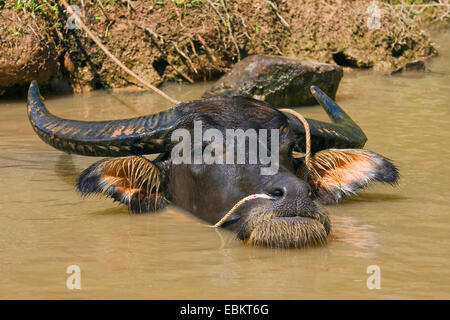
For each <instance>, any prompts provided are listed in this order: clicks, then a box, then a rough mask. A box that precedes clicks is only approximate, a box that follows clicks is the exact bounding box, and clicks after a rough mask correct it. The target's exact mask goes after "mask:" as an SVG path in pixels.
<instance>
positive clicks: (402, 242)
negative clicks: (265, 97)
mask: <svg viewBox="0 0 450 320" xmlns="http://www.w3.org/2000/svg"><path fill="white" fill-rule="evenodd" d="M436 41H437V42H438V43H440V44H441V54H442V55H441V57H439V58H437V59H434V60H433V61H431V62H430V63H429V64H428V66H429V68H430V69H431V70H432V71H433V72H430V73H424V74H417V73H411V74H405V75H401V76H395V77H390V76H384V75H381V74H376V73H373V72H370V71H367V72H363V71H355V72H346V73H345V76H344V78H343V80H342V82H341V85H340V87H339V92H338V95H337V101H338V102H339V104H340V105H341V106H342V107H343V108H344V109H345V110H346V112H347V113H348V114H349V115H351V116H352V117H353V119H354V120H355V121H356V122H357V123H358V124H359V125H360V126H361V127H362V128H363V130H364V131H365V133H366V135H367V136H368V138H369V140H368V143H367V145H366V148H367V149H370V150H373V151H375V152H378V153H381V154H383V155H384V156H386V157H388V158H390V159H393V161H394V162H395V163H396V164H397V165H398V166H399V168H400V172H401V180H400V183H399V185H398V186H397V187H396V188H392V187H390V186H386V185H376V186H373V187H371V188H369V189H367V190H365V191H363V192H361V193H360V194H359V195H358V196H355V197H353V198H351V199H349V200H346V201H344V202H343V203H341V204H340V205H338V206H331V207H328V211H329V213H330V215H331V218H332V221H333V227H334V235H333V237H332V238H331V239H330V241H329V244H328V245H327V246H326V247H323V248H314V249H303V250H275V249H264V248H254V247H248V246H245V245H243V244H242V243H241V242H239V241H238V240H236V239H234V237H233V236H232V235H230V234H229V233H227V232H224V231H219V230H214V229H212V228H207V227H205V226H204V225H203V224H202V223H201V222H199V221H198V220H197V219H195V218H193V217H192V216H191V215H189V214H187V213H184V212H182V211H180V210H178V209H176V208H169V209H166V210H164V211H162V212H160V213H156V214H146V215H131V214H129V213H128V212H127V209H126V208H124V207H122V206H117V205H116V204H114V203H113V202H112V201H110V200H105V199H101V198H87V199H82V198H81V197H80V195H79V194H78V193H77V192H76V191H75V189H74V186H73V184H74V181H75V179H76V175H77V173H79V172H80V171H81V170H83V169H84V168H86V167H87V166H89V165H90V164H91V163H93V162H94V161H96V160H98V158H88V157H81V156H76V155H72V156H69V155H66V154H64V153H62V152H60V151H57V150H55V149H53V148H51V147H50V146H48V145H46V144H44V143H43V142H42V141H41V140H40V139H39V138H38V137H37V136H36V134H35V133H34V132H33V130H32V128H31V126H30V124H29V122H28V118H27V116H26V107H25V101H24V100H16V101H0V182H1V192H0V298H7V299H11V298H20V299H30V298H63V299H70V298H108V299H109V298H112V299H115V298H126V299H133V298H137V299H141V298H145V299H208V298H218V299H222V298H223V299H225V298H226V299H228V298H231V299H311V298H313V299H316V298H319V299H322V298H325V299H347V298H356V299H369V298H371V299H386V298H388V299H389V298H447V299H448V298H450V271H449V262H450V258H449V257H450V240H449V234H450V232H449V231H450V228H449V225H450V224H449V223H450V216H449V214H450V205H449V199H450V192H449V182H450V181H449V169H450V166H449V163H450V148H449V145H450V131H449V128H450V105H449V101H450V90H449V89H450V65H449V61H450V59H449V57H450V45H449V44H450V33H449V32H447V33H445V34H441V35H437V37H436ZM209 85H210V84H196V85H176V84H175V85H168V86H166V87H165V88H164V90H165V91H166V92H167V93H169V94H170V95H172V96H173V97H175V98H177V99H178V100H180V101H186V100H189V99H195V98H198V97H200V95H201V93H202V92H203V91H204V90H205V89H206V88H207V87H208V86H209ZM46 104H47V107H48V108H49V109H50V110H51V111H52V112H53V113H55V114H57V115H59V116H63V117H67V118H73V119H89V120H103V119H119V118H124V117H130V116H137V115H143V114H147V113H153V112H157V111H160V110H163V109H166V108H168V107H169V105H168V103H166V102H165V101H163V100H161V99H160V98H159V97H157V96H155V95H154V94H152V93H149V92H138V93H136V92H115V93H107V92H94V93H91V94H87V95H74V96H62V97H47V99H46ZM299 110H300V112H302V113H303V114H304V115H305V116H307V117H310V118H316V119H321V120H326V119H327V117H326V115H325V113H324V111H323V110H321V108H320V107H318V106H314V107H307V108H301V109H299ZM206 195H207V191H206V190H205V196H206ZM69 265H78V266H80V268H81V285H82V289H81V290H78V291H77V290H74V291H70V290H68V289H67V288H66V279H67V277H68V274H66V273H65V271H66V268H67V267H68V266H69ZM370 265H377V266H379V267H380V270H381V289H380V290H369V289H368V288H367V286H366V280H367V278H368V277H369V274H367V273H366V270H367V267H368V266H370Z"/></svg>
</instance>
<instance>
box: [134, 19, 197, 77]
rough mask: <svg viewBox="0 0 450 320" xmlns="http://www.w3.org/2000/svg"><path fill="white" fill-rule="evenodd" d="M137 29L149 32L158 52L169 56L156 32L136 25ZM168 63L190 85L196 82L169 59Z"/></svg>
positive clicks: (162, 39)
mask: <svg viewBox="0 0 450 320" xmlns="http://www.w3.org/2000/svg"><path fill="white" fill-rule="evenodd" d="M136 27H138V28H141V29H143V30H144V31H145V32H148V33H149V34H150V35H151V36H152V37H150V38H151V39H152V41H153V42H154V43H155V44H156V47H157V48H158V50H159V51H160V52H161V53H162V54H164V55H167V53H166V52H165V50H163V49H162V48H161V46H160V45H163V44H164V38H163V37H162V36H160V35H159V34H157V33H156V32H155V31H153V30H152V29H150V28H148V27H144V26H140V25H137V24H136ZM154 38H156V40H160V43H158V42H157V41H156V40H155V39H154ZM167 63H168V64H169V65H170V66H171V67H172V68H173V69H174V70H175V71H176V72H177V73H178V74H179V75H181V76H182V77H183V78H185V79H186V80H187V81H188V82H189V83H194V80H192V79H191V78H190V77H189V76H188V75H187V74H185V73H184V72H183V71H181V70H179V69H178V68H177V67H176V66H175V65H173V64H172V63H171V62H170V61H169V60H168V59H167Z"/></svg>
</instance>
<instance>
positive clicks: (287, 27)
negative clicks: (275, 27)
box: [266, 1, 291, 30]
mask: <svg viewBox="0 0 450 320" xmlns="http://www.w3.org/2000/svg"><path fill="white" fill-rule="evenodd" d="M266 3H267V4H269V5H270V6H271V7H272V9H273V11H275V14H276V15H277V17H278V19H280V22H281V24H282V25H283V26H284V27H285V28H286V29H288V30H291V27H290V26H289V23H287V22H286V20H284V18H283V17H282V16H281V14H280V13H279V12H278V8H277V5H276V4H275V3H273V2H272V1H266Z"/></svg>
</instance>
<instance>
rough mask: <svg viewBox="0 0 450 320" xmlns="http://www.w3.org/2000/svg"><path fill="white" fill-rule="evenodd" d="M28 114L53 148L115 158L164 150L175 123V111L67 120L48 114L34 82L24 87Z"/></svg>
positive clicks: (34, 125) (37, 131)
mask: <svg viewBox="0 0 450 320" xmlns="http://www.w3.org/2000/svg"><path fill="white" fill-rule="evenodd" d="M28 117H29V119H30V122H31V125H32V127H33V129H34V131H36V133H37V134H38V136H39V137H40V138H41V139H42V140H43V141H44V142H46V143H48V144H49V145H51V146H52V147H55V148H56V149H59V150H62V151H65V152H68V153H76V154H80V155H84V156H103V157H117V156H125V155H141V154H150V153H160V152H163V151H165V147H164V146H165V143H164V140H165V137H166V136H167V133H168V131H170V129H171V128H173V127H174V126H175V125H176V123H177V118H178V117H177V116H176V113H175V111H173V110H169V111H163V112H160V113H156V114H154V115H148V116H143V117H137V118H131V119H124V120H112V121H77V120H67V119H62V118H59V117H56V116H54V115H52V114H51V113H50V112H49V111H48V110H47V108H46V107H45V105H44V103H43V102H42V100H41V96H40V94H39V88H38V85H37V82H36V81H32V82H31V85H30V88H29V90H28Z"/></svg>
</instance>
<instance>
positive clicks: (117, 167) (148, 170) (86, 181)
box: [77, 156, 167, 213]
mask: <svg viewBox="0 0 450 320" xmlns="http://www.w3.org/2000/svg"><path fill="white" fill-rule="evenodd" d="M161 180H162V177H161V171H160V169H159V168H158V167H157V166H156V165H155V164H153V163H152V162H151V161H150V160H148V159H146V158H144V157H139V156H132V157H121V158H112V159H103V160H100V161H98V162H96V163H94V164H92V165H91V166H90V167H89V168H87V169H86V170H84V171H83V172H82V173H81V175H80V177H79V178H78V182H77V189H78V190H79V191H80V192H81V193H82V194H83V195H88V194H92V193H98V194H104V195H106V196H109V197H111V198H113V199H114V200H115V201H118V202H120V203H122V204H125V205H126V206H128V209H129V210H130V211H132V212H134V213H143V212H149V211H156V210H158V209H161V208H163V207H164V206H165V205H166V204H167V200H166V198H165V196H164V195H163V193H162V192H161V190H160V186H161Z"/></svg>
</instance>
